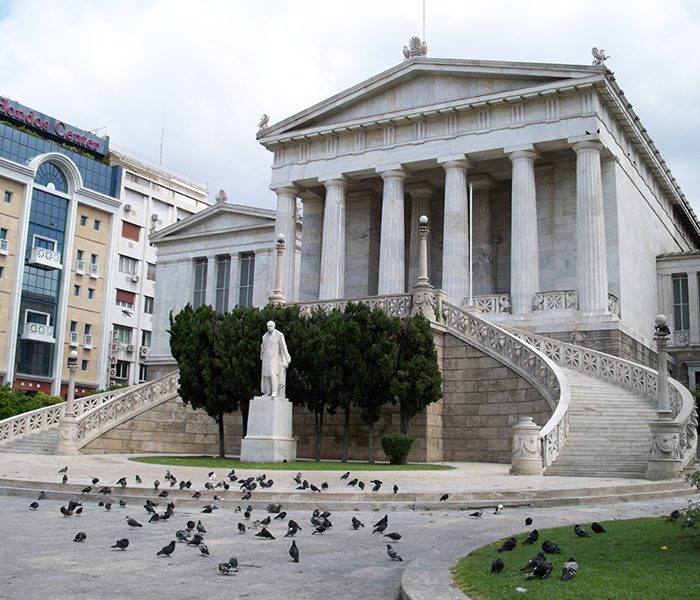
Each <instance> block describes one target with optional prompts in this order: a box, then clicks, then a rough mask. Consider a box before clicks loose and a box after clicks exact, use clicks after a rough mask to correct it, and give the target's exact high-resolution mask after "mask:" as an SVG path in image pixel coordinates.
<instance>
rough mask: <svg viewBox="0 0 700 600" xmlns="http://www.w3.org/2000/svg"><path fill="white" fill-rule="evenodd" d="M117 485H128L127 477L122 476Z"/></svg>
mask: <svg viewBox="0 0 700 600" xmlns="http://www.w3.org/2000/svg"><path fill="white" fill-rule="evenodd" d="M115 485H120V486H122V487H123V488H125V487H126V477H122V478H121V479H120V480H119V481H117V483H116V484H115Z"/></svg>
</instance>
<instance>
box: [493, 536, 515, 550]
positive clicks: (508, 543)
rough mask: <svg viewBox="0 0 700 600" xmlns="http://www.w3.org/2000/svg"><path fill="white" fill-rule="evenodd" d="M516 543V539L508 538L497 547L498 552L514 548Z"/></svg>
mask: <svg viewBox="0 0 700 600" xmlns="http://www.w3.org/2000/svg"><path fill="white" fill-rule="evenodd" d="M517 545H518V540H516V539H515V538H514V537H511V538H508V539H507V540H506V541H505V542H503V544H502V545H501V547H500V548H499V549H498V551H499V552H510V551H511V550H514V549H515V547H516V546H517Z"/></svg>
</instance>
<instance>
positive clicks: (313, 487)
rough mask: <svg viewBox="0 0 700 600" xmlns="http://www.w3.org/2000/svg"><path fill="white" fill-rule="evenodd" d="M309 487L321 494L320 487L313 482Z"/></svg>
mask: <svg viewBox="0 0 700 600" xmlns="http://www.w3.org/2000/svg"><path fill="white" fill-rule="evenodd" d="M360 483H361V484H362V482H361V481H360ZM362 485H363V487H364V484H362ZM309 489H310V490H311V491H312V492H318V493H319V494H320V493H321V490H320V489H319V488H318V487H316V486H315V485H314V484H313V483H311V484H309Z"/></svg>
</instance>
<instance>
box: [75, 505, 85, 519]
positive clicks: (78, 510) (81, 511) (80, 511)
mask: <svg viewBox="0 0 700 600" xmlns="http://www.w3.org/2000/svg"><path fill="white" fill-rule="evenodd" d="M82 514H83V507H82V506H79V507H78V508H76V509H75V515H76V516H78V517H79V516H80V515H82Z"/></svg>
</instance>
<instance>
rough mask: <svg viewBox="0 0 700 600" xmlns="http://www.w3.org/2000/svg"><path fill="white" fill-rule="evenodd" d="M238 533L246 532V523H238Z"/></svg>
mask: <svg viewBox="0 0 700 600" xmlns="http://www.w3.org/2000/svg"><path fill="white" fill-rule="evenodd" d="M238 533H245V525H244V524H243V523H239V524H238Z"/></svg>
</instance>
